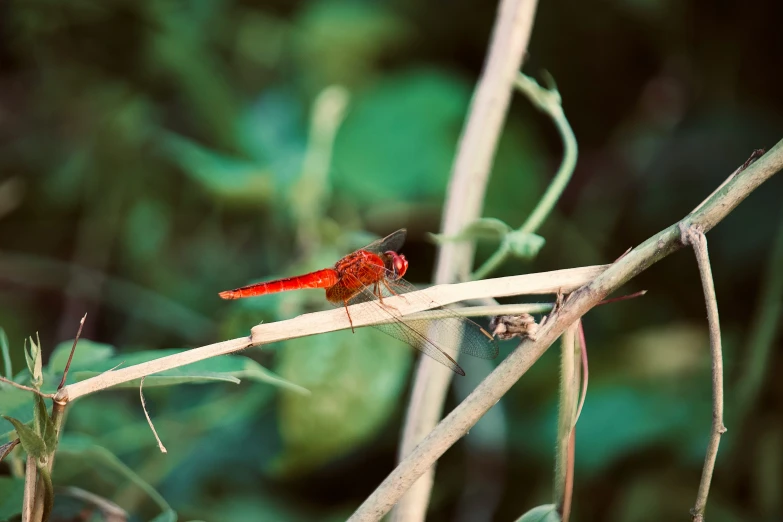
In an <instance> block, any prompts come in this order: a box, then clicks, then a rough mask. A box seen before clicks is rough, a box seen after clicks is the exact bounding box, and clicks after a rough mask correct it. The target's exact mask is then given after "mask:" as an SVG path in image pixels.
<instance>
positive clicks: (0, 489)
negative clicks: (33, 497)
mask: <svg viewBox="0 0 783 522" xmlns="http://www.w3.org/2000/svg"><path fill="white" fill-rule="evenodd" d="M23 499H24V480H22V479H18V478H14V477H0V520H9V519H11V518H12V517H13V516H14V515H18V514H19V513H21V512H22V502H23Z"/></svg>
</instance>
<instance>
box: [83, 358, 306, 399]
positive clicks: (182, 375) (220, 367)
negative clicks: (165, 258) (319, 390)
mask: <svg viewBox="0 0 783 522" xmlns="http://www.w3.org/2000/svg"><path fill="white" fill-rule="evenodd" d="M184 351H187V350H181V349H169V350H148V351H142V352H135V353H130V354H127V355H122V354H120V355H116V356H115V357H112V358H109V359H105V360H103V361H100V362H99V363H97V364H95V365H93V369H92V371H80V372H75V373H74V377H75V378H76V379H77V380H82V379H86V378H88V377H93V376H95V375H98V374H100V373H101V372H104V371H106V370H109V369H111V368H114V367H116V366H117V365H120V367H121V368H125V367H128V366H132V365H134V364H140V363H143V362H147V361H151V360H155V359H160V358H161V357H165V356H168V355H174V354H178V353H182V352H184ZM242 377H245V378H248V379H251V380H254V381H256V382H264V383H266V384H271V385H273V386H279V387H282V388H286V389H288V390H292V391H295V392H298V393H302V394H307V393H308V391H307V390H305V389H304V388H302V387H301V386H297V385H296V384H293V383H291V382H288V381H286V380H284V379H282V378H281V377H278V376H277V375H275V374H274V373H273V372H271V371H269V370H267V369H266V368H264V367H263V366H261V365H260V364H258V363H257V362H255V361H254V360H252V359H250V358H248V357H245V356H243V355H221V356H219V357H213V358H211V359H206V360H204V361H198V362H195V363H191V364H188V365H187V366H182V367H180V368H174V369H172V370H166V371H164V372H160V373H156V374H154V375H150V376H149V377H147V378H146V379H144V387H145V388H148V387H151V386H173V385H175V384H202V383H207V382H215V381H224V382H232V383H235V384H236V383H239V382H240V381H239V379H240V378H242ZM138 386H139V380H134V381H131V382H127V383H123V384H120V385H118V387H123V388H129V387H136V388H138Z"/></svg>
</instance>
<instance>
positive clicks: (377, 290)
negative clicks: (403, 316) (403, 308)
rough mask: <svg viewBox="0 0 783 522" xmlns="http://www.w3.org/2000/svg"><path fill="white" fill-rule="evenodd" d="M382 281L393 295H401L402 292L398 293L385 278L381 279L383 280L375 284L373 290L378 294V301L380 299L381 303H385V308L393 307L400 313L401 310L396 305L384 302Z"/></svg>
mask: <svg viewBox="0 0 783 522" xmlns="http://www.w3.org/2000/svg"><path fill="white" fill-rule="evenodd" d="M381 283H382V284H383V286H385V287H386V289H387V290H388V291H389V293H390V294H392V295H393V296H395V297H397V296H399V295H400V294H398V293H397V292H395V291H394V290H393V289H392V288H391V287H390V286H389V285H388V283H387V282H386V281H383V280H381V281H379V282H377V283H375V286H374V288H373V290H372V292H373V293H374V294H375V295H376V296H378V301H379V302H380V303H381V304H382V305H383V307H384V308H391V309H392V310H394V311H395V312H398V313H399V310H398V309H397V308H396V307H394V306H391V305H387V304H386V303H384V302H383V292H381ZM403 299H405V298H404V297H403Z"/></svg>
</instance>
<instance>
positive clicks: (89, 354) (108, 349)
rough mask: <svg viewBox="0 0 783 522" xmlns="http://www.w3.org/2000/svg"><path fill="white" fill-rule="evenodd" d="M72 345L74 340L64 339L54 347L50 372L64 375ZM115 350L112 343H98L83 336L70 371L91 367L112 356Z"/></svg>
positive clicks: (48, 367)
mask: <svg viewBox="0 0 783 522" xmlns="http://www.w3.org/2000/svg"><path fill="white" fill-rule="evenodd" d="M72 346H73V340H70V341H63V342H61V343H60V344H58V345H57V346H56V347H55V348H54V351H52V355H51V356H50V357H49V363H48V364H47V369H48V371H49V373H51V374H59V375H62V373H63V370H64V369H65V365H66V363H67V362H68V357H69V356H70V354H71V347H72ZM114 352H115V348H114V347H113V346H112V345H110V344H103V343H96V342H95V341H90V340H89V339H85V338H83V337H82V338H81V339H79V344H77V345H76V351H75V352H74V354H73V359H72V360H71V368H70V370H69V373H70V372H71V371H74V370H87V369H91V368H92V367H93V365H94V364H96V363H99V362H100V361H105V360H106V359H109V358H110V357H112V356H113V355H114Z"/></svg>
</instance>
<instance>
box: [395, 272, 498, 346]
mask: <svg viewBox="0 0 783 522" xmlns="http://www.w3.org/2000/svg"><path fill="white" fill-rule="evenodd" d="M387 272H388V271H387ZM388 275H389V277H388V278H387V279H386V285H384V284H383V283H382V284H381V287H382V288H381V291H382V294H383V296H384V297H386V296H391V295H401V296H402V297H403V298H404V299H406V300H411V301H413V302H414V303H420V304H422V305H424V306H426V307H427V308H428V309H430V310H437V312H438V318H437V319H426V320H425V319H422V320H412V319H405V322H406V323H408V324H410V325H411V327H412V328H416V329H417V330H419V331H421V332H427V333H426V335H427V336H428V337H429V338H430V339H431V340H432V341H433V342H435V343H438V344H439V345H448V346H455V348H454V351H457V352H460V353H466V354H468V355H472V356H473V357H479V358H481V359H494V358H495V357H497V356H498V353H499V350H498V343H497V341H496V340H495V338H494V337H493V336H492V335H491V334H490V333H489V332H487V331H486V330H485V329H484V328H482V327H481V325H479V324H478V323H476V322H475V321H472V320H471V319H469V318H467V317H465V316H463V315H460V314H459V313H457V311H455V310H454V309H451V308H446V307H444V306H443V305H440V304H439V303H437V302H435V301H433V300H432V299H430V298H429V297H428V296H427V294H426V292H419V290H420V289H418V288H416V287H415V286H413V285H412V284H410V283H409V282H407V281H406V280H404V279H397V280H396V281H395V280H393V278H392V276H393V274H392V273H391V272H389V273H388ZM413 292H416V293H415V294H413Z"/></svg>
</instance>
